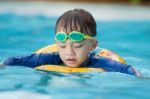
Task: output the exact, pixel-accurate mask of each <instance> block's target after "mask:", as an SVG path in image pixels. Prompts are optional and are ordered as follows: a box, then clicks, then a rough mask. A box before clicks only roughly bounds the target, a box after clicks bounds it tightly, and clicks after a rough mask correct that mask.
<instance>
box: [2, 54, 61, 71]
mask: <svg viewBox="0 0 150 99" xmlns="http://www.w3.org/2000/svg"><path fill="white" fill-rule="evenodd" d="M54 59H55V60H56V59H57V60H58V59H59V58H58V54H54V53H41V54H31V55H27V56H19V57H11V58H8V59H6V60H5V61H4V62H3V63H2V64H3V65H9V66H14V65H15V66H26V67H31V68H34V67H36V66H40V65H46V64H55V63H56V62H58V61H54ZM56 64H57V63H56Z"/></svg>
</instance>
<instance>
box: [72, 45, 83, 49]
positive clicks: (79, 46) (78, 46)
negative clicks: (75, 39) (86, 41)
mask: <svg viewBox="0 0 150 99" xmlns="http://www.w3.org/2000/svg"><path fill="white" fill-rule="evenodd" d="M73 47H74V48H81V47H82V45H74V46H73Z"/></svg>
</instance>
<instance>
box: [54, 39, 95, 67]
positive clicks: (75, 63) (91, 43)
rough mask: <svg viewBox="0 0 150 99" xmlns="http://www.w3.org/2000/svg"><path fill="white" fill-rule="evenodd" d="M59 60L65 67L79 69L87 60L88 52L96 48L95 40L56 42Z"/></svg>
mask: <svg viewBox="0 0 150 99" xmlns="http://www.w3.org/2000/svg"><path fill="white" fill-rule="evenodd" d="M57 46H58V52H59V55H60V58H61V59H62V61H63V62H64V64H65V65H66V66H69V67H80V66H81V64H82V63H84V62H85V61H86V60H87V58H88V53H89V51H91V50H93V49H94V48H95V47H96V46H97V41H95V40H84V41H82V42H79V43H78V42H72V41H71V40H69V39H68V40H66V41H65V42H57Z"/></svg>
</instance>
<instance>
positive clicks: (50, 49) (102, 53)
mask: <svg viewBox="0 0 150 99" xmlns="http://www.w3.org/2000/svg"><path fill="white" fill-rule="evenodd" d="M51 52H57V45H56V44H53V45H49V46H46V47H44V48H41V49H39V50H38V51H36V52H35V53H36V54H39V53H51ZM91 53H92V54H94V55H96V56H101V57H106V58H109V59H112V60H115V61H119V62H121V63H124V64H126V61H125V60H124V59H123V58H122V57H121V56H119V55H117V54H115V53H114V52H112V51H110V50H107V49H104V48H99V47H97V48H96V49H95V50H93V51H91ZM35 69H37V70H44V71H57V72H66V73H71V72H89V71H95V72H103V71H105V70H103V69H101V68H71V67H67V66H61V65H42V66H37V67H36V68H35Z"/></svg>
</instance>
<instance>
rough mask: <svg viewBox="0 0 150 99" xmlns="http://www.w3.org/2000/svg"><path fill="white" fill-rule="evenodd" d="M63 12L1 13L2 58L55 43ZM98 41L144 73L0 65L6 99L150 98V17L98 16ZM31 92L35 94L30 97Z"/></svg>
mask: <svg viewBox="0 0 150 99" xmlns="http://www.w3.org/2000/svg"><path fill="white" fill-rule="evenodd" d="M57 18H58V17H46V16H42V15H35V16H34V15H32V16H29V15H16V14H14V13H0V40H1V43H0V54H1V57H0V61H3V60H5V59H6V58H8V57H11V56H18V55H27V54H31V53H33V52H34V51H36V50H37V49H39V48H41V47H44V46H46V45H49V44H53V43H54V40H53V37H54V27H55V22H56V20H57ZM97 31H98V35H97V39H98V40H99V46H100V47H103V48H107V49H110V50H112V51H114V52H116V53H118V54H119V55H121V56H122V57H123V58H124V59H125V60H126V61H127V62H128V64H131V65H133V66H134V67H135V68H136V69H138V70H139V71H140V72H141V73H142V74H143V76H144V77H143V78H137V77H134V76H130V75H127V74H122V73H108V72H104V73H97V72H88V73H82V74H81V73H72V74H67V73H57V72H42V71H37V70H34V69H32V68H26V67H17V66H14V67H11V66H8V67H6V68H2V69H1V70H0V76H1V77H0V98H1V99H2V98H3V99H20V98H21V97H25V98H26V99H27V98H28V99H29V98H30V99H51V98H52V99H66V98H67V99H78V98H79V99H112V98H114V99H117V98H118V99H119V98H121V99H148V98H149V97H150V95H149V91H150V86H149V84H150V66H149V64H150V61H149V59H150V50H149V49H150V44H149V39H150V21H148V20H145V21H144V20H141V21H131V20H130V21H116V20H114V21H98V20H97ZM31 97H32V98H31Z"/></svg>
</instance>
